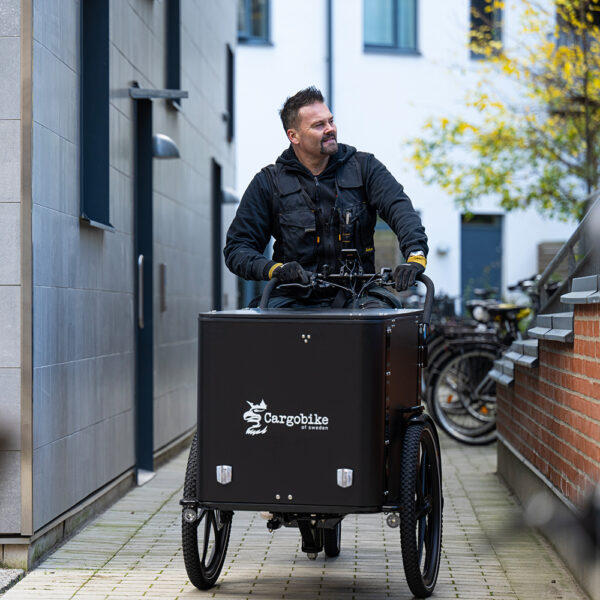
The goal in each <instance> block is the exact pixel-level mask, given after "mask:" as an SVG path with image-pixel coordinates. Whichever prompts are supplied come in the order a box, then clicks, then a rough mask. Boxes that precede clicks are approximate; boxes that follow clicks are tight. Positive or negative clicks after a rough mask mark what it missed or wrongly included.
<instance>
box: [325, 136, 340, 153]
mask: <svg viewBox="0 0 600 600" xmlns="http://www.w3.org/2000/svg"><path fill="white" fill-rule="evenodd" d="M330 140H333V143H331V142H330ZM328 141H329V143H328V144H326V142H328ZM337 151H338V144H337V140H336V139H335V136H334V135H330V136H329V137H326V138H323V139H322V140H321V154H325V155H327V156H333V155H334V154H335V153H336V152H337Z"/></svg>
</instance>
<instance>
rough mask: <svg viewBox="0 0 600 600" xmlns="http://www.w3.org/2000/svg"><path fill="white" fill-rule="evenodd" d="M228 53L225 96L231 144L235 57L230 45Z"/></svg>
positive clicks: (233, 124) (228, 133)
mask: <svg viewBox="0 0 600 600" xmlns="http://www.w3.org/2000/svg"><path fill="white" fill-rule="evenodd" d="M226 51H227V55H226V62H227V89H226V90H225V95H226V101H227V141H228V142H229V143H231V142H232V141H233V136H234V133H235V123H234V111H235V56H234V54H233V50H232V49H231V46H230V45H229V44H227V48H226Z"/></svg>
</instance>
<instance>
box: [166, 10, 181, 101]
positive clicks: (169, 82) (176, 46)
mask: <svg viewBox="0 0 600 600" xmlns="http://www.w3.org/2000/svg"><path fill="white" fill-rule="evenodd" d="M180 16H181V6H180V1H179V0H168V2H167V4H166V14H165V17H166V19H165V20H166V31H165V33H166V44H165V46H166V51H167V55H166V60H165V64H166V68H167V72H166V78H165V79H166V87H167V89H168V90H179V89H181V26H180ZM172 102H175V103H176V104H180V102H181V100H179V99H177V100H173V101H172Z"/></svg>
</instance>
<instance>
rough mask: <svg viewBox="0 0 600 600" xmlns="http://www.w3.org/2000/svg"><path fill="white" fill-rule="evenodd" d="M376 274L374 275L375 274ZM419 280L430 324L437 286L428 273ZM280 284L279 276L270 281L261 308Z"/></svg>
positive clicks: (265, 305)
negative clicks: (423, 291) (423, 288)
mask: <svg viewBox="0 0 600 600" xmlns="http://www.w3.org/2000/svg"><path fill="white" fill-rule="evenodd" d="M373 276H374V275H373ZM364 277H372V276H371V275H366V276H364ZM417 280H418V281H420V282H421V283H422V284H423V285H425V289H426V294H425V305H424V307H423V319H422V322H423V324H425V325H429V323H430V321H431V311H432V309H433V297H434V295H435V287H434V285H433V281H431V279H429V277H427V275H425V274H423V273H421V274H420V275H417ZM278 285H279V278H278V277H273V278H272V279H271V280H270V281H269V283H267V285H266V286H265V288H264V290H263V293H262V296H261V298H260V304H259V309H260V310H266V309H267V308H268V304H269V299H270V298H271V293H272V292H273V290H274V289H275V288H276V287H277V286H278Z"/></svg>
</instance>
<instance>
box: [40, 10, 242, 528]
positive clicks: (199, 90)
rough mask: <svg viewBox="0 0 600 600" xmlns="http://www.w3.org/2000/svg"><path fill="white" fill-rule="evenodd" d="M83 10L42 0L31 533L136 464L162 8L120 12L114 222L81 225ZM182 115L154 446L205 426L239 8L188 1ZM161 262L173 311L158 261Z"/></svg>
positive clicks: (116, 24) (162, 193)
mask: <svg viewBox="0 0 600 600" xmlns="http://www.w3.org/2000/svg"><path fill="white" fill-rule="evenodd" d="M79 10H80V1H78V0H68V1H67V0H61V1H55V2H45V1H44V2H36V3H35V10H34V46H33V64H34V67H33V69H34V83H33V89H34V98H33V106H34V110H33V117H34V125H33V240H34V242H33V253H34V255H33V273H34V274H33V283H34V290H33V303H34V305H33V319H34V322H33V330H34V343H33V347H34V351H33V352H34V354H33V360H34V375H33V385H34V392H33V402H34V407H33V411H34V421H33V424H34V456H33V465H34V480H33V486H34V507H33V514H34V529H36V530H37V529H39V528H40V527H42V526H43V525H45V524H46V523H48V522H49V521H51V520H52V519H53V518H55V517H57V516H58V515H60V514H61V513H63V512H64V511H66V510H68V509H69V508H70V507H72V506H73V505H75V504H76V503H77V502H79V501H80V500H82V499H83V498H85V497H86V496H87V495H89V494H91V493H92V492H94V491H95V490H97V489H98V488H100V487H101V486H102V485H104V484H106V483H108V482H110V481H111V480H112V479H114V478H115V477H117V476H118V475H120V474H121V473H123V472H124V471H125V470H127V469H128V468H131V467H133V466H134V462H135V456H134V358H135V357H134V327H135V325H134V278H133V275H134V264H133V263H134V256H133V253H134V250H133V248H134V247H133V180H132V171H133V141H134V140H133V130H134V128H133V121H132V118H133V101H132V100H131V99H130V98H129V95H128V89H129V87H130V86H131V85H132V82H133V81H137V82H139V85H140V87H143V88H164V87H165V3H164V2H148V1H147V0H135V1H131V2H121V1H120V0H112V1H111V2H110V115H109V118H110V221H111V224H112V225H113V227H114V231H104V230H101V229H97V228H94V227H91V226H89V225H88V224H86V223H83V222H82V221H80V219H79V162H78V152H79V125H78V123H79V108H78V107H79V81H80V79H79V73H80V65H79V62H80V48H79ZM181 13H182V14H181V22H182V33H181V35H182V88H183V89H187V90H188V91H189V95H190V97H189V99H185V100H183V101H182V105H181V110H180V111H177V110H175V109H173V108H172V107H171V106H170V105H167V103H166V101H164V100H156V101H154V123H153V130H154V133H157V132H160V133H164V134H167V135H168V136H170V137H171V138H173V139H174V140H175V141H176V143H177V144H178V146H179V149H180V152H181V159H179V160H172V161H154V195H153V204H154V240H155V242H154V281H155V298H156V301H155V310H154V331H155V375H154V383H155V389H154V423H155V426H154V447H155V449H159V448H161V447H162V446H164V445H166V444H168V443H169V442H171V441H172V440H173V439H174V438H176V437H177V436H179V435H181V434H183V433H184V432H185V431H186V430H189V429H190V428H191V427H193V426H194V424H195V406H196V404H195V402H196V317H197V313H198V312H199V311H201V310H207V309H210V308H211V306H210V293H211V290H210V284H209V283H208V282H210V252H211V248H210V245H209V244H210V218H211V215H210V197H211V196H210V193H211V192H210V172H211V171H210V169H211V162H210V160H211V157H215V159H216V160H218V161H219V162H220V164H221V165H222V167H223V180H224V181H223V183H224V185H232V182H233V176H234V172H233V164H234V156H233V147H232V146H230V145H228V144H227V142H226V140H225V124H224V123H223V120H222V118H221V114H222V113H223V112H224V111H225V56H226V54H225V44H226V43H227V42H228V43H230V44H231V45H233V44H234V43H235V2H234V1H233V0H230V1H228V2H201V3H196V2H192V1H191V0H183V1H182V8H181ZM160 263H164V264H166V265H167V298H166V300H167V310H166V311H164V312H161V311H160V310H159V307H158V279H159V278H158V265H159V264H160Z"/></svg>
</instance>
